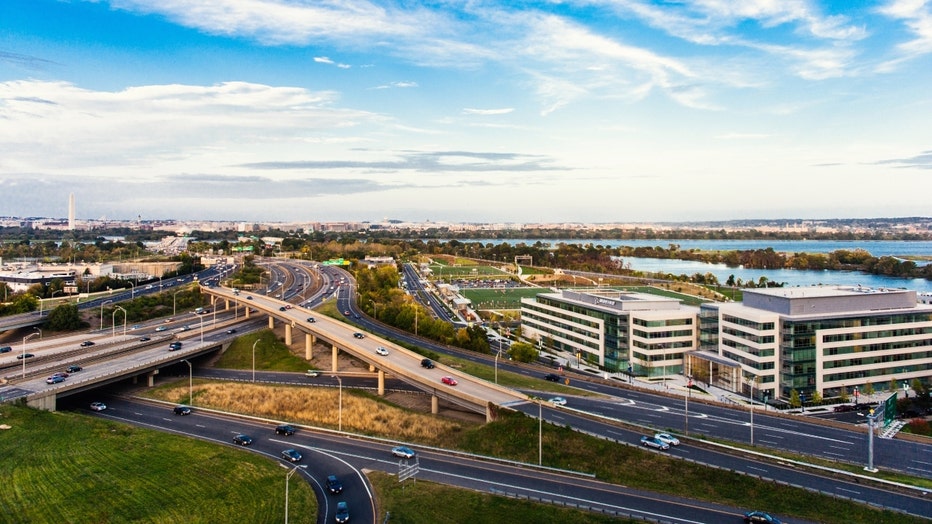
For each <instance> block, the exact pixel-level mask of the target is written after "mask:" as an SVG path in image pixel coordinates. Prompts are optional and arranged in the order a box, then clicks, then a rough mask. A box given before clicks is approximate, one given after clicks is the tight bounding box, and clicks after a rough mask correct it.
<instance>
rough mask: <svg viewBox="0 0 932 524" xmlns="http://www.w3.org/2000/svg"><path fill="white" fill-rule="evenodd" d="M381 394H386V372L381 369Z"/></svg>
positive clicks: (381, 395) (382, 395)
mask: <svg viewBox="0 0 932 524" xmlns="http://www.w3.org/2000/svg"><path fill="white" fill-rule="evenodd" d="M379 396H380V397H384V396H385V372H384V371H382V370H381V369H380V370H379Z"/></svg>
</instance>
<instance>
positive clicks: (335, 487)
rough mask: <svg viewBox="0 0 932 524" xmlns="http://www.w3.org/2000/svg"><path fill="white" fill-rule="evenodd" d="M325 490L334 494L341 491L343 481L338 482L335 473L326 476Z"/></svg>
mask: <svg viewBox="0 0 932 524" xmlns="http://www.w3.org/2000/svg"><path fill="white" fill-rule="evenodd" d="M327 491H329V492H330V493H332V494H334V495H336V494H337V493H343V483H342V482H340V479H338V478H337V476H336V475H330V476H329V477H327Z"/></svg>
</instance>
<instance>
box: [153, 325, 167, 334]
mask: <svg viewBox="0 0 932 524" xmlns="http://www.w3.org/2000/svg"><path fill="white" fill-rule="evenodd" d="M166 329H168V328H167V327H165V326H159V327H157V328H155V330H156V331H158V332H160V333H161V332H162V331H165V330H166Z"/></svg>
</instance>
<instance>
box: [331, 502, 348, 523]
mask: <svg viewBox="0 0 932 524" xmlns="http://www.w3.org/2000/svg"><path fill="white" fill-rule="evenodd" d="M333 518H334V520H336V522H337V524H344V523H346V522H349V506H347V505H346V502H343V501H342V500H341V501H340V502H337V513H336V515H334V516H333Z"/></svg>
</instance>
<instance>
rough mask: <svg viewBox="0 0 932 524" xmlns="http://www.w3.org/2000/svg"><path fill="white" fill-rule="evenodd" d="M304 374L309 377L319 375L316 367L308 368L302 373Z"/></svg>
mask: <svg viewBox="0 0 932 524" xmlns="http://www.w3.org/2000/svg"><path fill="white" fill-rule="evenodd" d="M304 376H305V377H311V378H315V377H319V376H320V371H317V370H316V369H309V370H307V371H306V372H305V373H304Z"/></svg>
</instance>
